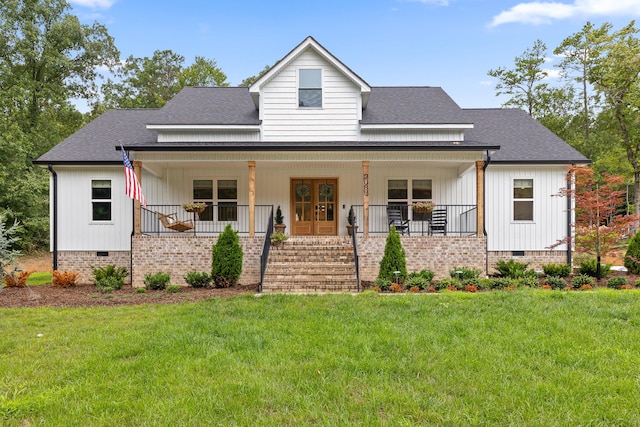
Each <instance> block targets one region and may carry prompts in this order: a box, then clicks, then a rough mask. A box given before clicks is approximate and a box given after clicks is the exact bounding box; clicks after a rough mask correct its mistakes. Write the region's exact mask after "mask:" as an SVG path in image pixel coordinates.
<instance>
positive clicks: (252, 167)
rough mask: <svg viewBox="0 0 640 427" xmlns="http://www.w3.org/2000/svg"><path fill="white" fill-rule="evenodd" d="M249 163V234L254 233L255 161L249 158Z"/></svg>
mask: <svg viewBox="0 0 640 427" xmlns="http://www.w3.org/2000/svg"><path fill="white" fill-rule="evenodd" d="M248 165H249V236H250V237H253V236H254V235H255V234H256V162H255V161H253V160H250V161H249V162H248Z"/></svg>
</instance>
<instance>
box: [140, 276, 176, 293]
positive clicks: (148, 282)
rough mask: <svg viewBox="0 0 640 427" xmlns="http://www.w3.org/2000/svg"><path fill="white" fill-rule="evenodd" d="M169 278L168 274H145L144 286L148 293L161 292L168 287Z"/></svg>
mask: <svg viewBox="0 0 640 427" xmlns="http://www.w3.org/2000/svg"><path fill="white" fill-rule="evenodd" d="M170 280H171V276H170V275H169V274H168V273H155V274H151V273H149V274H147V275H145V276H144V286H145V288H147V289H148V290H150V291H153V290H162V289H165V288H166V287H167V286H168V285H169V281H170Z"/></svg>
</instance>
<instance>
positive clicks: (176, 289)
mask: <svg viewBox="0 0 640 427" xmlns="http://www.w3.org/2000/svg"><path fill="white" fill-rule="evenodd" d="M181 289H182V286H180V285H169V286H167V292H169V293H172V294H176V293H178V292H180V290H181Z"/></svg>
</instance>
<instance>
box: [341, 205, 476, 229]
mask: <svg viewBox="0 0 640 427" xmlns="http://www.w3.org/2000/svg"><path fill="white" fill-rule="evenodd" d="M390 205H391V204H390ZM390 205H369V234H387V233H388V232H389V221H388V219H387V207H388V206H390ZM395 206H397V205H395ZM398 209H400V210H401V211H402V218H403V219H404V220H409V230H410V234H411V235H412V236H427V235H430V234H438V235H447V236H471V235H474V234H476V233H477V230H478V223H477V216H476V212H477V210H478V207H477V206H476V205H437V206H436V209H442V210H444V211H445V212H446V228H445V229H444V232H438V233H435V232H434V230H431V229H430V228H429V227H430V224H431V223H430V221H429V215H427V214H419V213H417V212H413V211H412V210H411V207H410V206H407V205H400V206H398ZM353 211H354V213H355V215H356V218H364V207H363V206H362V205H353ZM363 232H364V227H363V226H362V225H360V227H358V233H360V234H362V233H363Z"/></svg>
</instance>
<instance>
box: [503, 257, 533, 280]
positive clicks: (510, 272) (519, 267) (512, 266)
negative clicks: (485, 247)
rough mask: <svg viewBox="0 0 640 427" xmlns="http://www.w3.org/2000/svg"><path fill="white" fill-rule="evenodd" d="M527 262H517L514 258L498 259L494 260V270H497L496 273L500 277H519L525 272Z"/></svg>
mask: <svg viewBox="0 0 640 427" xmlns="http://www.w3.org/2000/svg"><path fill="white" fill-rule="evenodd" d="M528 266H529V264H527V263H524V262H519V261H516V260H514V259H510V260H509V261H505V260H502V259H500V260H498V262H496V270H498V275H499V276H500V277H507V278H509V279H518V278H520V277H524V276H525V275H526V274H527V267H528Z"/></svg>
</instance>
